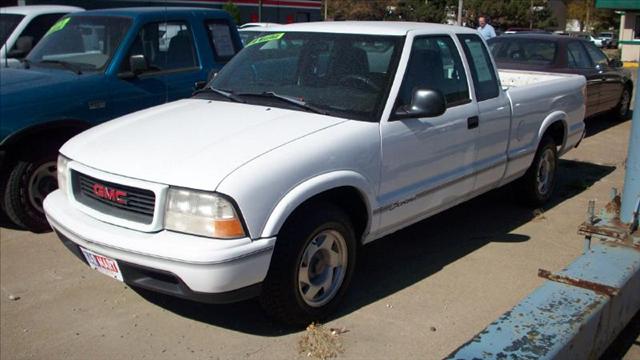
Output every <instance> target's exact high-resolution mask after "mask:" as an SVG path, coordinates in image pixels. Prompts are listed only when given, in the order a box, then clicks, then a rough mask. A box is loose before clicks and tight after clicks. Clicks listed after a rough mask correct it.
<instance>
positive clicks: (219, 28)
mask: <svg viewBox="0 0 640 360" xmlns="http://www.w3.org/2000/svg"><path fill="white" fill-rule="evenodd" d="M205 25H206V27H207V32H208V33H209V39H210V41H211V44H212V45H213V46H212V48H213V55H214V56H215V58H216V60H218V61H223V62H226V61H229V60H231V58H232V57H233V55H235V54H236V50H237V49H236V48H235V46H234V44H233V39H232V38H231V31H230V30H229V24H228V23H227V22H226V21H221V20H219V21H207V22H206V23H205Z"/></svg>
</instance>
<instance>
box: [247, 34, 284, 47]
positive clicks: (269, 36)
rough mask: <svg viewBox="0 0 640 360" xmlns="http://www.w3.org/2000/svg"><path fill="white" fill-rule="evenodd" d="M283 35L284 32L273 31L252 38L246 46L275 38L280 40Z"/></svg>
mask: <svg viewBox="0 0 640 360" xmlns="http://www.w3.org/2000/svg"><path fill="white" fill-rule="evenodd" d="M283 36H284V33H273V34H269V35H263V36H260V37H257V38H255V39H253V40H251V42H250V43H248V44H247V45H246V46H251V45H255V44H260V43H264V42H269V41H273V40H280V39H281V38H282V37H283Z"/></svg>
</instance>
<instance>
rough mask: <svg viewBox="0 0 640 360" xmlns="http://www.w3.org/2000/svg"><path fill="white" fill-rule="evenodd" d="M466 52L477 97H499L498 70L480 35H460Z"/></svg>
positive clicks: (479, 99)
mask: <svg viewBox="0 0 640 360" xmlns="http://www.w3.org/2000/svg"><path fill="white" fill-rule="evenodd" d="M458 39H460V42H461V43H462V48H463V49H464V54H465V56H466V57H467V61H468V62H469V67H470V68H471V77H472V78H473V84H474V86H475V88H476V98H477V99H478V101H483V100H487V99H491V98H494V97H497V96H498V94H499V93H500V92H499V91H500V90H499V87H498V79H497V77H496V72H495V70H494V68H493V64H492V63H491V57H490V56H489V52H488V51H487V49H486V47H485V46H484V44H483V43H482V40H480V37H478V35H472V34H468V35H458Z"/></svg>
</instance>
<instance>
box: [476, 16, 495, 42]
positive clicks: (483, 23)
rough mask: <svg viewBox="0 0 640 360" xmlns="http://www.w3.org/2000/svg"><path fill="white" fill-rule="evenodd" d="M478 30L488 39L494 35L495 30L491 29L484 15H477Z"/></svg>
mask: <svg viewBox="0 0 640 360" xmlns="http://www.w3.org/2000/svg"><path fill="white" fill-rule="evenodd" d="M478 24H479V25H480V26H478V32H479V33H480V35H482V37H483V38H484V39H485V40H489V39H491V38H494V37H496V31H495V30H494V29H493V26H491V25H489V24H487V19H486V18H485V17H484V16H480V17H478Z"/></svg>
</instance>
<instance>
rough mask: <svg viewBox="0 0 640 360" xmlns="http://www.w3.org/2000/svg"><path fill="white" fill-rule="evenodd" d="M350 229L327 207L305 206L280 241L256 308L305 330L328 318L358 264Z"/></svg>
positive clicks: (341, 214)
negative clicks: (314, 323) (304, 327)
mask: <svg viewBox="0 0 640 360" xmlns="http://www.w3.org/2000/svg"><path fill="white" fill-rule="evenodd" d="M355 251H356V239H355V234H354V230H353V226H352V224H351V221H350V220H349V217H348V216H347V215H346V214H345V212H344V211H342V210H341V209H339V208H337V207H336V206H334V205H332V204H329V203H319V204H316V206H306V207H305V208H303V209H301V210H300V211H297V212H296V214H295V215H294V216H293V217H292V218H291V219H289V220H288V221H287V223H286V224H285V225H284V226H283V230H282V231H281V232H280V235H279V236H278V240H277V242H276V247H275V249H274V252H273V256H272V258H271V265H270V268H269V272H268V274H267V277H266V279H265V281H264V282H263V284H262V294H261V296H260V302H261V304H262V306H263V308H264V309H265V311H266V312H267V314H269V315H270V316H271V317H273V318H275V319H276V320H278V321H282V322H284V323H287V324H290V325H300V326H306V325H308V324H309V323H311V322H313V321H318V320H322V319H323V318H325V317H327V316H328V315H329V314H331V313H332V312H333V311H334V310H335V308H336V306H337V305H338V303H339V302H340V300H342V298H343V297H344V294H345V293H346V290H347V287H348V286H349V282H350V281H351V277H352V275H353V270H354V268H355V260H356V254H355Z"/></svg>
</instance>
